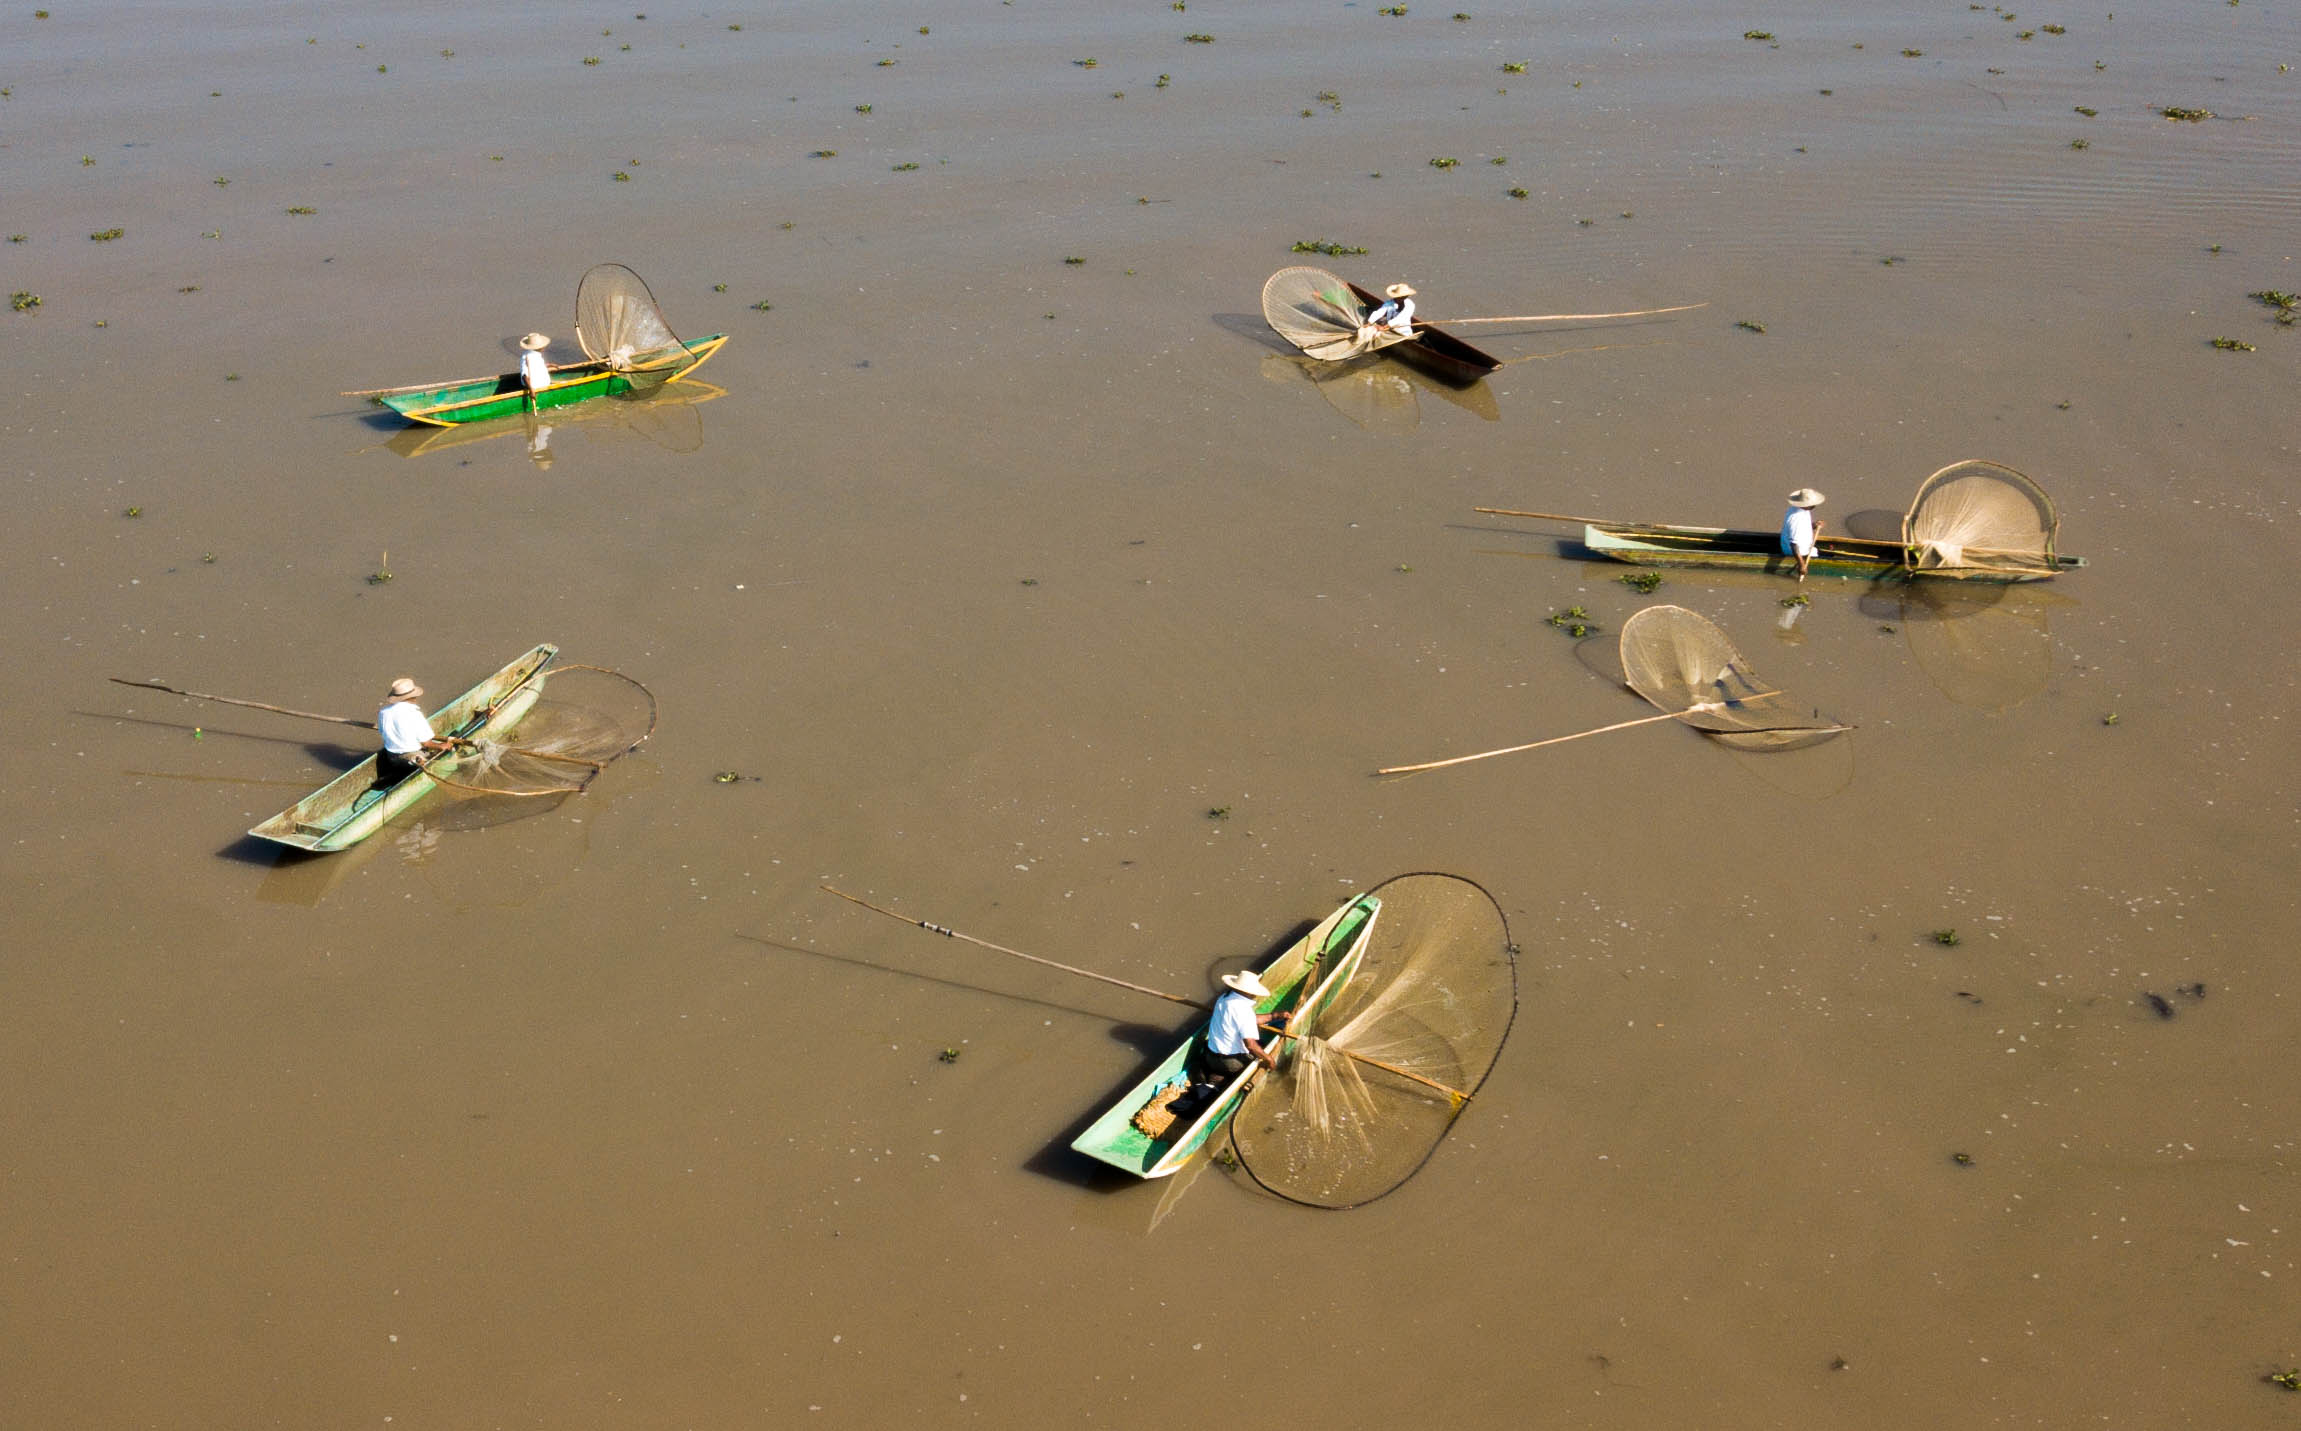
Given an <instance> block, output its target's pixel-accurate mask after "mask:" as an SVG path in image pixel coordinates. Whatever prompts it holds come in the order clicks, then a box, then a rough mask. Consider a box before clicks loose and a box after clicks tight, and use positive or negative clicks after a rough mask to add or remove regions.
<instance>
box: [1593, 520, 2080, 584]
mask: <svg viewBox="0 0 2301 1431" xmlns="http://www.w3.org/2000/svg"><path fill="white" fill-rule="evenodd" d="M1582 545H1583V546H1585V547H1587V548H1588V549H1589V550H1590V551H1591V552H1592V553H1594V554H1596V555H1598V556H1602V557H1609V558H1611V559H1613V560H1615V561H1621V562H1629V563H1630V564H1632V565H1634V566H1655V567H1703V566H1707V567H1729V568H1734V569H1737V570H1741V571H1761V572H1770V573H1773V574H1775V575H1784V574H1787V575H1793V576H1794V575H1796V574H1797V570H1798V562H1797V558H1795V557H1790V556H1784V555H1783V554H1782V539H1781V534H1780V533H1779V532H1759V531H1745V530H1739V529H1736V528H1732V527H1672V526H1660V525H1647V524H1642V523H1632V522H1607V523H1596V522H1591V523H1585V524H1584V525H1583V528H1582ZM2084 565H2085V558H2084V557H2074V556H2061V555H2058V554H2057V555H2056V556H2055V557H2054V558H2053V565H2052V566H2051V567H2049V568H2036V569H2001V568H1994V567H1924V568H1919V567H1914V566H1912V565H1911V564H1910V562H1909V551H1908V549H1907V548H1906V547H1902V546H1900V545H1898V544H1896V543H1893V542H1864V541H1853V540H1849V539H1847V538H1843V537H1831V536H1826V535H1825V536H1821V537H1817V538H1815V540H1814V559H1813V561H1812V562H1811V563H1809V564H1808V565H1807V568H1806V570H1807V572H1808V573H1809V574H1811V575H1814V576H1843V577H1853V578H1857V579H1860V580H1866V581H1876V580H1880V579H1882V578H1887V577H1929V578H1930V577H1943V578H1946V579H1948V580H1951V581H1988V582H2015V581H2044V580H2047V579H2049V578H2051V577H2053V576H2055V575H2058V574H2059V573H2061V572H2065V571H2075V570H2076V569H2077V568H2079V567H2082V566H2084Z"/></svg>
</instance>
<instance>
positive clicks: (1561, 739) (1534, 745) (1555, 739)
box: [1374, 691, 1781, 775]
mask: <svg viewBox="0 0 2301 1431" xmlns="http://www.w3.org/2000/svg"><path fill="white" fill-rule="evenodd" d="M1780 694H1781V692H1780V691H1759V692H1758V693H1757V694H1756V695H1752V696H1746V697H1744V698H1743V700H1742V701H1739V702H1736V701H1700V702H1697V703H1696V704H1694V705H1690V706H1688V707H1686V708H1685V709H1684V710H1682V711H1664V712H1662V713H1661V714H1660V715H1650V716H1640V717H1639V718H1638V719H1636V720H1624V721H1616V722H1615V723H1614V724H1612V725H1602V726H1599V727H1598V728H1597V729H1596V730H1578V731H1576V732H1574V733H1573V734H1572V735H1554V736H1551V737H1550V738H1549V739H1548V740H1537V741H1530V742H1528V743H1527V744H1525V745H1506V746H1504V747H1502V748H1501V749H1500V750H1481V751H1479V752H1478V753H1477V754H1476V755H1457V756H1455V757H1454V758H1453V759H1451V760H1426V761H1424V762H1423V763H1422V764H1420V765H1386V766H1384V767H1382V768H1381V769H1380V770H1377V771H1375V772H1374V773H1375V774H1377V775H1407V774H1411V773H1413V772H1414V771H1417V770H1440V769H1444V768H1445V767H1446V766H1449V765H1468V764H1469V763H1470V762H1471V761H1473V760H1485V759H1488V758H1490V757H1492V756H1496V755H1516V754H1517V753H1518V752H1519V751H1521V750H1539V749H1541V748H1542V747H1543V746H1545V745H1564V744H1565V743H1566V742H1567V741H1569V740H1581V739H1583V738H1584V737H1586V736H1593V735H1604V734H1606V733H1607V732H1608V731H1614V730H1628V729H1629V728H1630V727H1632V726H1634V725H1653V724H1654V723H1655V722H1657V721H1665V720H1677V719H1678V718H1679V717H1681V716H1690V715H1707V714H1708V713H1710V712H1711V711H1722V710H1724V709H1725V708H1726V707H1727V706H1729V705H1737V704H1747V703H1748V702H1750V701H1762V700H1767V699H1769V698H1771V697H1774V696H1778V695H1780Z"/></svg>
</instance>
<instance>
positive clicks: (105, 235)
mask: <svg viewBox="0 0 2301 1431" xmlns="http://www.w3.org/2000/svg"><path fill="white" fill-rule="evenodd" d="M126 232H127V230H126V229H98V230H96V232H94V233H92V234H90V235H88V239H89V241H90V242H92V243H110V242H111V241H112V240H114V239H116V238H118V237H120V236H121V235H122V234H125V233H126Z"/></svg>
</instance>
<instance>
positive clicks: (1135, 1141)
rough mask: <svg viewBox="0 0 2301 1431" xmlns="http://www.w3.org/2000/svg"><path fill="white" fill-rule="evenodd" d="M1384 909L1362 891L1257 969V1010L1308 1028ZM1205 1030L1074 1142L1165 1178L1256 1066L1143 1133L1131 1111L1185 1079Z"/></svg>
mask: <svg viewBox="0 0 2301 1431" xmlns="http://www.w3.org/2000/svg"><path fill="white" fill-rule="evenodd" d="M1381 912H1382V901H1381V900H1380V899H1378V898H1376V897H1375V896H1374V895H1372V894H1362V895H1360V896H1358V897H1357V898H1356V899H1353V900H1351V901H1350V902H1349V903H1348V904H1345V905H1343V906H1342V907H1341V908H1340V909H1337V910H1336V911H1334V913H1332V914H1330V915H1328V916H1327V917H1326V918H1324V919H1322V920H1320V921H1319V923H1318V925H1317V927H1316V928H1314V929H1312V930H1311V931H1310V932H1309V933H1308V934H1305V935H1304V936H1303V937H1302V938H1301V939H1299V940H1297V941H1295V943H1294V944H1293V946H1292V947H1290V948H1289V949H1287V951H1286V952H1285V953H1283V954H1281V955H1279V956H1278V957H1277V958H1276V959H1273V960H1272V961H1271V962H1270V965H1269V967H1268V968H1265V969H1262V970H1260V971H1258V972H1259V974H1260V975H1261V978H1262V982H1263V984H1264V985H1265V986H1266V987H1267V988H1269V990H1270V996H1269V997H1268V998H1265V999H1262V1000H1260V1001H1259V1002H1257V1003H1256V1005H1255V1007H1256V1009H1257V1010H1258V1011H1260V1012H1262V1013H1266V1014H1267V1013H1277V1012H1279V1011H1281V1010H1285V1011H1290V1012H1289V1019H1288V1027H1289V1028H1290V1029H1291V1030H1292V1031H1293V1032H1295V1033H1298V1034H1308V1033H1310V1032H1311V1031H1312V1030H1313V1029H1314V1028H1316V1027H1317V1022H1318V1018H1319V1016H1320V1015H1322V1014H1324V1013H1325V1012H1326V1010H1327V1009H1328V1007H1329V1006H1331V1005H1332V1004H1333V1003H1334V1001H1335V999H1336V998H1337V997H1338V996H1339V995H1340V994H1341V993H1342V991H1343V988H1344V986H1345V985H1347V984H1348V983H1349V982H1350V979H1351V976H1352V975H1353V974H1355V973H1356V972H1357V971H1358V965H1359V961H1360V960H1361V959H1363V958H1364V957H1365V954H1366V945H1367V940H1368V938H1369V936H1371V935H1372V934H1373V932H1374V923H1375V919H1376V917H1377V916H1378V915H1380V914H1381ZM1205 1034H1206V1030H1205V1029H1204V1028H1203V1027H1201V1028H1200V1029H1199V1030H1198V1031H1197V1032H1195V1033H1193V1034H1192V1035H1191V1036H1190V1037H1189V1038H1187V1039H1184V1040H1183V1042H1182V1044H1181V1046H1180V1047H1178V1048H1176V1049H1175V1051H1174V1052H1173V1053H1170V1054H1168V1055H1167V1056H1166V1057H1165V1058H1164V1059H1163V1060H1161V1061H1160V1063H1159V1066H1158V1067H1156V1068H1154V1069H1152V1070H1151V1071H1150V1073H1149V1074H1148V1075H1147V1076H1146V1077H1144V1079H1143V1080H1142V1081H1141V1082H1140V1083H1137V1084H1136V1085H1135V1086H1134V1087H1133V1088H1131V1089H1129V1090H1127V1092H1126V1093H1125V1095H1123V1096H1122V1097H1121V1098H1119V1100H1118V1101H1117V1102H1115V1103H1113V1104H1112V1105H1111V1106H1110V1108H1109V1109H1108V1110H1106V1111H1105V1112H1104V1113H1103V1115H1102V1116H1101V1117H1099V1118H1097V1119H1096V1120H1095V1121H1094V1123H1093V1125H1092V1126H1090V1127H1089V1128H1088V1129H1087V1130H1086V1131H1085V1132H1084V1133H1081V1134H1080V1135H1079V1136H1078V1137H1077V1138H1075V1139H1073V1140H1072V1142H1071V1147H1072V1148H1074V1149H1076V1150H1077V1151H1079V1152H1082V1153H1084V1154H1086V1155H1087V1156H1088V1157H1090V1158H1094V1159H1097V1160H1099V1161H1101V1162H1105V1163H1108V1164H1110V1165H1111V1166H1112V1167H1114V1168H1119V1169H1121V1170H1123V1171H1126V1172H1129V1173H1132V1174H1134V1175H1135V1176H1136V1177H1138V1178H1163V1177H1166V1176H1167V1175H1168V1174H1170V1173H1173V1172H1175V1171H1177V1170H1178V1169H1180V1168H1181V1167H1182V1165H1183V1164H1184V1163H1186V1162H1188V1161H1189V1160H1190V1156H1191V1154H1193V1153H1195V1152H1197V1151H1198V1150H1199V1149H1200V1148H1201V1147H1203V1146H1204V1145H1205V1143H1206V1140H1207V1139H1208V1138H1210V1137H1212V1136H1213V1135H1214V1134H1215V1133H1216V1132H1217V1131H1218V1130H1220V1129H1221V1128H1222V1126H1223V1125H1224V1124H1225V1123H1227V1122H1229V1121H1230V1116H1231V1115H1232V1114H1233V1113H1236V1112H1237V1111H1238V1105H1239V1103H1240V1102H1241V1101H1242V1100H1243V1099H1244V1098H1245V1097H1246V1093H1247V1089H1248V1088H1249V1087H1250V1086H1251V1085H1252V1084H1253V1082H1254V1079H1255V1076H1256V1074H1257V1073H1259V1072H1260V1071H1261V1070H1260V1069H1257V1068H1249V1069H1247V1071H1246V1072H1244V1073H1241V1074H1239V1075H1238V1076H1237V1077H1236V1078H1233V1079H1232V1080H1231V1081H1230V1082H1229V1083H1228V1084H1226V1085H1224V1086H1223V1088H1222V1090H1221V1092H1220V1093H1218V1094H1217V1095H1216V1096H1215V1098H1214V1099H1213V1101H1212V1102H1210V1103H1208V1104H1207V1105H1206V1106H1205V1107H1204V1108H1203V1109H1201V1110H1200V1111H1199V1112H1198V1113H1196V1114H1195V1115H1193V1116H1191V1117H1188V1118H1176V1119H1174V1120H1173V1122H1172V1123H1171V1124H1170V1125H1169V1126H1168V1127H1167V1128H1166V1129H1165V1130H1164V1131H1163V1132H1162V1133H1160V1134H1159V1135H1158V1136H1156V1137H1154V1136H1152V1135H1150V1134H1147V1133H1145V1132H1144V1131H1143V1130H1142V1129H1141V1128H1139V1127H1137V1126H1136V1123H1135V1115H1136V1114H1137V1113H1138V1112H1141V1111H1143V1110H1144V1109H1145V1108H1146V1106H1147V1105H1151V1104H1153V1103H1155V1102H1156V1101H1157V1100H1158V1098H1159V1097H1160V1095H1161V1094H1162V1093H1163V1092H1164V1091H1165V1090H1166V1089H1167V1088H1168V1087H1170V1086H1172V1085H1175V1084H1178V1083H1180V1084H1185V1085H1187V1084H1188V1083H1189V1081H1190V1069H1189V1064H1190V1058H1191V1054H1192V1051H1193V1050H1194V1049H1196V1048H1197V1047H1198V1045H1199V1043H1200V1041H1201V1040H1202V1039H1203V1038H1204V1037H1205ZM1280 1048H1281V1052H1280V1055H1279V1058H1280V1062H1281V1063H1282V1064H1283V1063H1284V1062H1285V1061H1286V1060H1287V1059H1288V1058H1290V1057H1291V1056H1292V1051H1293V1041H1292V1040H1285V1041H1282V1043H1281V1045H1280Z"/></svg>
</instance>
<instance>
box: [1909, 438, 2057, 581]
mask: <svg viewBox="0 0 2301 1431" xmlns="http://www.w3.org/2000/svg"><path fill="white" fill-rule="evenodd" d="M2060 525H2061V518H2060V516H2059V514H2058V513H2056V512H2055V510H2054V506H2053V499H2052V498H2050V497H2048V496H2046V495H2045V489H2044V488H2042V487H2040V486H2038V485H2037V484H2036V483H2035V482H2032V481H2031V480H2030V479H2029V478H2027V477H2024V476H2023V475H2021V474H2020V473H2019V472H2016V471H2014V470H2013V469H2012V468H2010V467H2001V466H1999V465H1998V464H1997V463H1995V462H1979V461H1969V462H1956V463H1952V464H1951V465H1949V466H1947V467H1944V468H1942V469H1941V470H1940V471H1939V472H1936V473H1934V474H1933V475H1932V476H1931V477H1928V478H1927V479H1926V480H1925V484H1924V485H1923V486H1921V487H1919V488H1918V493H1917V498H1916V500H1915V501H1913V502H1911V503H1910V509H1909V515H1908V516H1906V517H1904V518H1903V519H1902V539H1903V540H1904V541H1905V542H1907V543H1908V544H1909V545H1910V548H1911V551H1912V554H1913V556H1914V557H1915V558H1916V561H1917V567H1918V569H1919V570H1920V571H1940V570H1948V569H1965V570H1987V571H2051V570H2053V569H2054V560H2053V539H2054V535H2055V533H2056V532H2057V531H2058V530H2059V529H2060Z"/></svg>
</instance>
